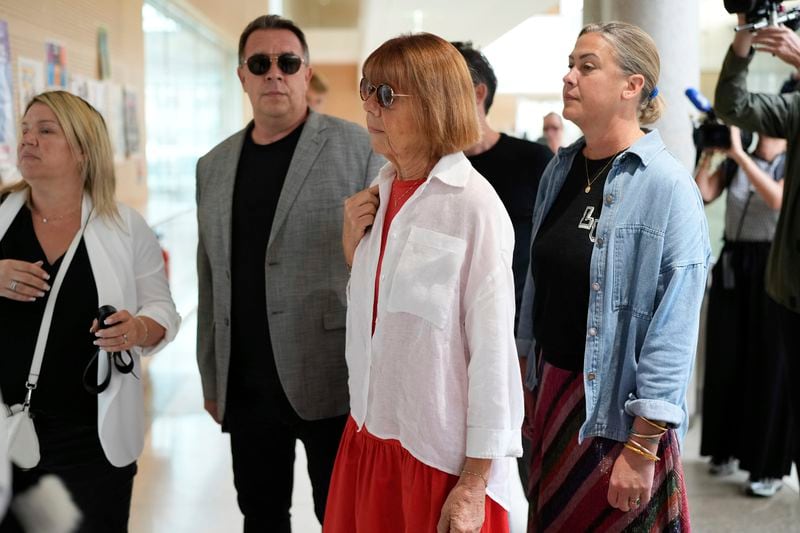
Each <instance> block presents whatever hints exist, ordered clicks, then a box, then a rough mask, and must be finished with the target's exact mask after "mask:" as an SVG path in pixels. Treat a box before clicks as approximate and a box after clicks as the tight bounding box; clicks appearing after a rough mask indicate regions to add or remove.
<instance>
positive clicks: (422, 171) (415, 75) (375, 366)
mask: <svg viewBox="0 0 800 533" xmlns="http://www.w3.org/2000/svg"><path fill="white" fill-rule="evenodd" d="M363 75H364V78H363V79H362V80H361V87H360V89H361V98H362V100H364V109H365V111H366V112H367V126H368V129H369V133H370V136H371V140H372V146H373V149H374V150H375V151H376V152H378V153H380V154H382V155H384V156H385V157H386V158H387V159H388V160H389V163H388V164H387V165H386V166H384V168H383V169H381V171H380V174H379V175H378V177H377V179H376V180H375V181H374V183H373V186H372V187H371V188H369V189H367V190H365V191H362V192H360V193H358V194H356V195H354V196H352V197H351V198H349V199H348V200H347V202H346V204H345V226H344V234H343V245H344V251H345V258H346V260H347V262H348V264H349V265H352V275H351V278H350V285H349V293H348V294H349V301H348V312H347V364H348V369H349V372H350V381H349V386H350V402H351V418H350V420H349V422H348V424H347V427H346V428H345V433H344V435H343V437H342V443H341V446H340V449H339V454H338V456H337V459H336V464H335V466H334V473H333V479H332V481H331V488H330V492H329V498H328V507H327V510H326V514H325V524H324V526H323V530H324V531H325V532H326V533H339V532H348V533H351V532H354V531H356V532H360V531H364V532H371V531H384V532H392V531H398V532H419V531H434V530H437V531H440V532H445V531H469V532H477V531H485V532H495V531H497V532H499V531H508V513H507V509H508V494H507V491H508V482H507V481H508V479H507V477H508V475H509V474H510V472H512V471H513V470H512V469H513V467H514V462H513V459H512V458H513V457H514V456H518V455H520V454H521V452H522V450H521V446H520V442H521V441H520V426H521V422H522V416H523V406H522V388H521V379H520V372H519V367H518V363H517V354H516V348H515V344H514V338H513V327H514V279H513V275H512V271H511V260H512V254H513V251H514V231H513V228H512V226H511V221H510V220H509V218H508V215H507V214H506V212H505V209H504V208H503V204H502V203H501V202H500V200H499V198H498V197H497V194H496V193H495V192H494V190H493V189H492V186H491V185H490V184H489V183H488V182H487V181H486V180H485V179H484V178H483V177H482V176H481V175H480V174H479V173H478V172H477V171H475V169H473V168H472V166H471V165H470V163H469V161H468V160H467V158H466V157H465V156H464V155H463V154H462V153H461V151H462V150H463V149H464V148H466V147H468V146H471V145H472V144H474V143H475V142H476V141H477V140H478V137H479V128H478V122H477V116H476V112H475V98H474V89H473V86H472V80H471V77H470V75H469V71H468V69H467V65H466V63H465V62H464V60H463V58H462V57H461V55H460V54H459V52H458V50H456V49H455V48H454V47H453V46H452V45H451V44H450V43H448V42H447V41H445V40H443V39H441V38H439V37H437V36H435V35H430V34H417V35H407V36H402V37H397V38H395V39H391V40H390V41H387V42H386V43H384V44H383V45H381V47H380V48H378V49H377V50H375V51H374V52H373V53H372V54H371V55H370V56H369V58H367V61H366V63H365V64H364V69H363Z"/></svg>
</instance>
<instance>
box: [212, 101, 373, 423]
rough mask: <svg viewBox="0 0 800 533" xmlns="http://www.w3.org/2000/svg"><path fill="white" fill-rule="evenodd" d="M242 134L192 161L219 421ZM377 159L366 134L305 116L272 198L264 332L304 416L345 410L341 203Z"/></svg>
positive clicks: (226, 358) (370, 175) (368, 179)
mask: <svg viewBox="0 0 800 533" xmlns="http://www.w3.org/2000/svg"><path fill="white" fill-rule="evenodd" d="M246 131H247V128H245V129H244V130H242V131H239V132H238V133H236V134H234V135H233V136H231V137H229V138H228V139H226V140H225V141H223V142H222V143H220V144H219V145H217V146H216V147H214V148H213V149H212V150H211V151H210V152H209V153H207V154H206V155H204V156H203V157H202V158H200V160H199V161H198V162H197V222H198V231H199V242H198V246H197V276H198V283H199V296H198V300H199V301H198V310H197V364H198V366H199V369H200V377H201V379H202V382H203V396H204V398H205V399H206V400H214V401H216V402H217V408H218V414H219V416H220V417H222V416H223V415H224V412H225V399H226V390H227V385H228V368H229V361H230V348H231V339H230V335H231V333H230V331H231V329H230V313H231V285H230V284H231V272H230V269H231V211H232V206H233V187H234V182H235V179H236V170H237V167H238V164H239V156H240V154H241V151H242V145H243V143H244V135H245V132H246ZM383 163H384V160H383V159H382V158H381V157H380V156H378V155H376V154H374V153H373V152H372V149H371V147H370V142H369V135H368V134H367V132H366V131H365V130H364V129H363V128H361V127H360V126H358V125H356V124H352V123H350V122H346V121H344V120H340V119H337V118H333V117H330V116H327V115H320V114H317V113H314V112H310V113H309V116H308V119H307V120H306V123H305V126H304V127H303V132H302V134H301V135H300V139H299V140H298V142H297V147H296V148H295V151H294V155H293V157H292V161H291V164H290V165H289V171H288V173H287V175H286V181H285V182H284V185H283V190H282V191H281V196H280V199H279V200H278V205H277V209H276V212H275V219H274V221H273V224H272V230H271V233H270V236H269V242H268V245H267V254H266V261H265V264H264V272H265V276H266V292H267V294H266V298H267V309H268V310H269V316H268V320H269V330H270V337H271V338H272V349H273V352H274V354H275V363H276V366H277V368H278V375H279V376H280V380H281V383H282V384H283V389H284V391H285V392H286V396H287V397H288V398H289V402H291V404H292V406H293V407H294V409H295V410H296V411H297V413H298V414H299V415H300V416H301V417H302V418H304V419H306V420H318V419H321V418H329V417H332V416H337V415H342V414H345V413H347V412H348V410H349V407H350V406H349V398H348V392H347V365H346V363H345V356H344V344H345V335H344V328H345V316H346V301H347V300H346V297H345V286H346V284H347V279H348V273H347V267H346V266H345V262H344V257H343V255H342V244H341V241H342V223H343V203H344V199H345V198H346V197H348V196H350V195H352V194H354V193H356V192H358V191H360V190H362V189H363V188H365V187H367V186H368V185H369V183H370V182H371V181H372V179H373V178H374V177H375V176H376V175H377V173H378V170H379V169H380V167H381V165H382V164H383Z"/></svg>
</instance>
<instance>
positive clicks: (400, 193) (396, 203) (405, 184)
mask: <svg viewBox="0 0 800 533" xmlns="http://www.w3.org/2000/svg"><path fill="white" fill-rule="evenodd" d="M426 179H427V178H422V179H418V180H401V179H397V178H395V179H394V181H392V192H391V194H389V206H388V207H387V209H386V218H384V219H383V230H382V231H381V253H380V255H378V270H377V272H375V297H374V298H373V299H372V333H373V334H375V321H376V320H377V318H378V288H379V287H380V281H381V264H382V263H383V252H384V250H385V249H386V237H387V236H388V235H389V226H391V225H392V220H394V217H395V215H397V213H399V212H400V209H401V208H402V207H403V205H404V204H405V203H406V202H407V201H408V199H409V198H411V196H413V195H414V191H416V190H417V189H418V188H419V186H420V185H422V184H423V183H425V180H426Z"/></svg>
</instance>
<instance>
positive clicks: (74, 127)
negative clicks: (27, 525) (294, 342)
mask: <svg viewBox="0 0 800 533" xmlns="http://www.w3.org/2000/svg"><path fill="white" fill-rule="evenodd" d="M17 155H18V166H19V170H20V173H21V174H22V177H23V181H22V182H20V183H18V184H15V185H12V186H9V187H6V188H5V189H3V190H0V328H2V329H3V331H4V333H3V350H2V351H3V356H2V357H0V391H2V394H3V397H4V398H5V401H6V403H7V404H9V405H12V404H15V403H21V401H22V400H23V398H24V395H25V393H26V392H27V389H26V387H25V383H26V380H27V379H28V372H29V370H30V365H31V360H32V356H33V349H34V346H35V344H36V337H37V334H38V330H39V325H40V323H41V317H42V315H43V310H44V303H45V301H46V300H47V298H48V297H49V291H50V290H51V284H52V283H53V280H54V279H55V277H56V273H57V271H58V268H59V267H60V266H61V264H62V261H64V262H66V259H64V253H65V252H66V250H67V249H68V248H69V247H70V244H71V243H72V242H73V240H74V239H79V240H78V245H77V248H76V251H75V254H74V257H72V260H71V261H70V262H69V264H68V265H67V267H68V268H67V270H66V275H65V276H64V280H63V284H62V285H61V288H60V291H59V292H58V294H57V297H56V304H55V308H54V312H53V319H52V323H51V326H50V328H49V335H48V338H47V344H46V349H45V352H44V356H43V361H42V367H41V371H40V373H39V374H40V375H39V380H38V384H37V387H36V389H35V390H34V391H33V396H32V399H31V412H32V413H33V414H34V424H35V425H36V430H37V434H38V437H39V444H40V448H41V460H40V462H39V464H38V465H37V466H36V467H35V468H33V469H31V470H27V471H24V472H23V471H19V470H18V471H16V472H15V480H18V481H20V482H21V483H22V484H23V485H25V484H28V483H33V482H35V481H36V479H38V477H40V476H41V475H43V474H46V473H53V474H56V475H59V476H60V477H61V478H62V479H63V480H64V482H65V484H66V486H67V488H68V489H69V491H70V493H71V496H72V498H73V500H74V501H75V503H76V504H77V505H78V507H79V508H80V510H81V513H82V515H83V521H82V524H81V527H80V529H79V531H103V532H116V531H126V530H127V521H128V513H129V508H130V498H131V491H132V487H133V476H134V475H135V473H136V459H137V458H138V456H139V454H140V453H141V451H142V447H143V444H144V410H143V397H142V382H141V379H140V378H141V375H142V374H141V367H140V357H141V356H143V355H149V354H152V353H154V352H156V351H158V350H159V349H160V348H162V347H163V346H164V345H166V344H167V343H168V342H170V341H171V340H172V339H173V338H174V337H175V334H176V333H177V330H178V326H179V324H180V317H179V316H178V314H177V312H176V310H175V304H174V302H173V301H172V297H171V295H170V291H169V286H168V284H167V279H166V275H165V271H164V262H163V259H162V256H161V251H160V248H159V246H158V243H157V241H156V237H155V235H154V234H153V232H152V230H151V229H150V228H149V227H148V226H147V224H146V223H145V221H144V220H143V219H142V217H141V216H140V215H139V214H138V213H137V212H135V211H134V210H132V209H130V208H128V207H126V206H124V205H121V204H117V203H116V202H115V201H114V188H115V178H114V167H113V156H112V151H111V145H110V142H109V139H108V132H107V130H106V127H105V123H104V121H103V119H102V117H101V116H100V114H99V113H98V112H97V111H96V110H95V109H94V108H93V107H92V106H91V105H89V104H88V103H87V102H85V101H84V100H82V99H81V98H79V97H77V96H74V95H72V94H69V93H66V92H63V91H54V92H47V93H43V94H40V95H38V96H37V97H35V98H34V99H33V100H32V101H31V103H30V104H29V105H28V106H27V108H26V110H25V115H24V116H23V118H22V125H21V134H20V143H19V147H18V154H17ZM84 225H85V228H84ZM109 305H110V306H113V307H114V308H115V309H116V310H117V311H116V312H114V313H113V314H111V315H110V316H108V317H107V318H106V320H105V324H104V325H105V327H104V328H103V327H99V326H100V325H99V324H98V323H97V320H96V318H95V317H96V316H97V308H98V307H100V306H109ZM125 351H128V352H129V353H130V358H131V360H129V359H128V358H127V356H125V357H123V358H122V360H121V361H122V363H120V362H119V361H117V362H113V361H112V360H111V359H110V358H109V357H108V355H107V354H108V353H114V352H120V353H123V354H124V353H125ZM95 354H96V356H95ZM110 361H112V362H111V363H110ZM131 362H132V368H131V367H130V366H131V365H130V364H129V363H131ZM126 363H127V364H128V366H127V367H126ZM107 376H109V378H110V380H109V382H108V385H107V386H106V387H105V388H103V387H100V389H102V390H96V388H97V386H98V385H99V384H102V383H103V382H104V380H105V379H106V377H107Z"/></svg>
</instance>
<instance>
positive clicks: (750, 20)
mask: <svg viewBox="0 0 800 533" xmlns="http://www.w3.org/2000/svg"><path fill="white" fill-rule="evenodd" d="M781 4H782V0H725V10H726V11H727V12H728V13H734V14H735V13H744V14H745V20H746V21H747V23H746V24H743V25H741V26H736V31H742V30H748V31H756V30H760V29H761V28H765V27H767V26H777V25H778V24H783V25H785V26H788V27H789V28H791V29H792V30H793V31H796V30H797V28H798V26H800V8H793V9H788V10H787V9H786V8H785V7H784V6H782V5H781Z"/></svg>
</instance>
